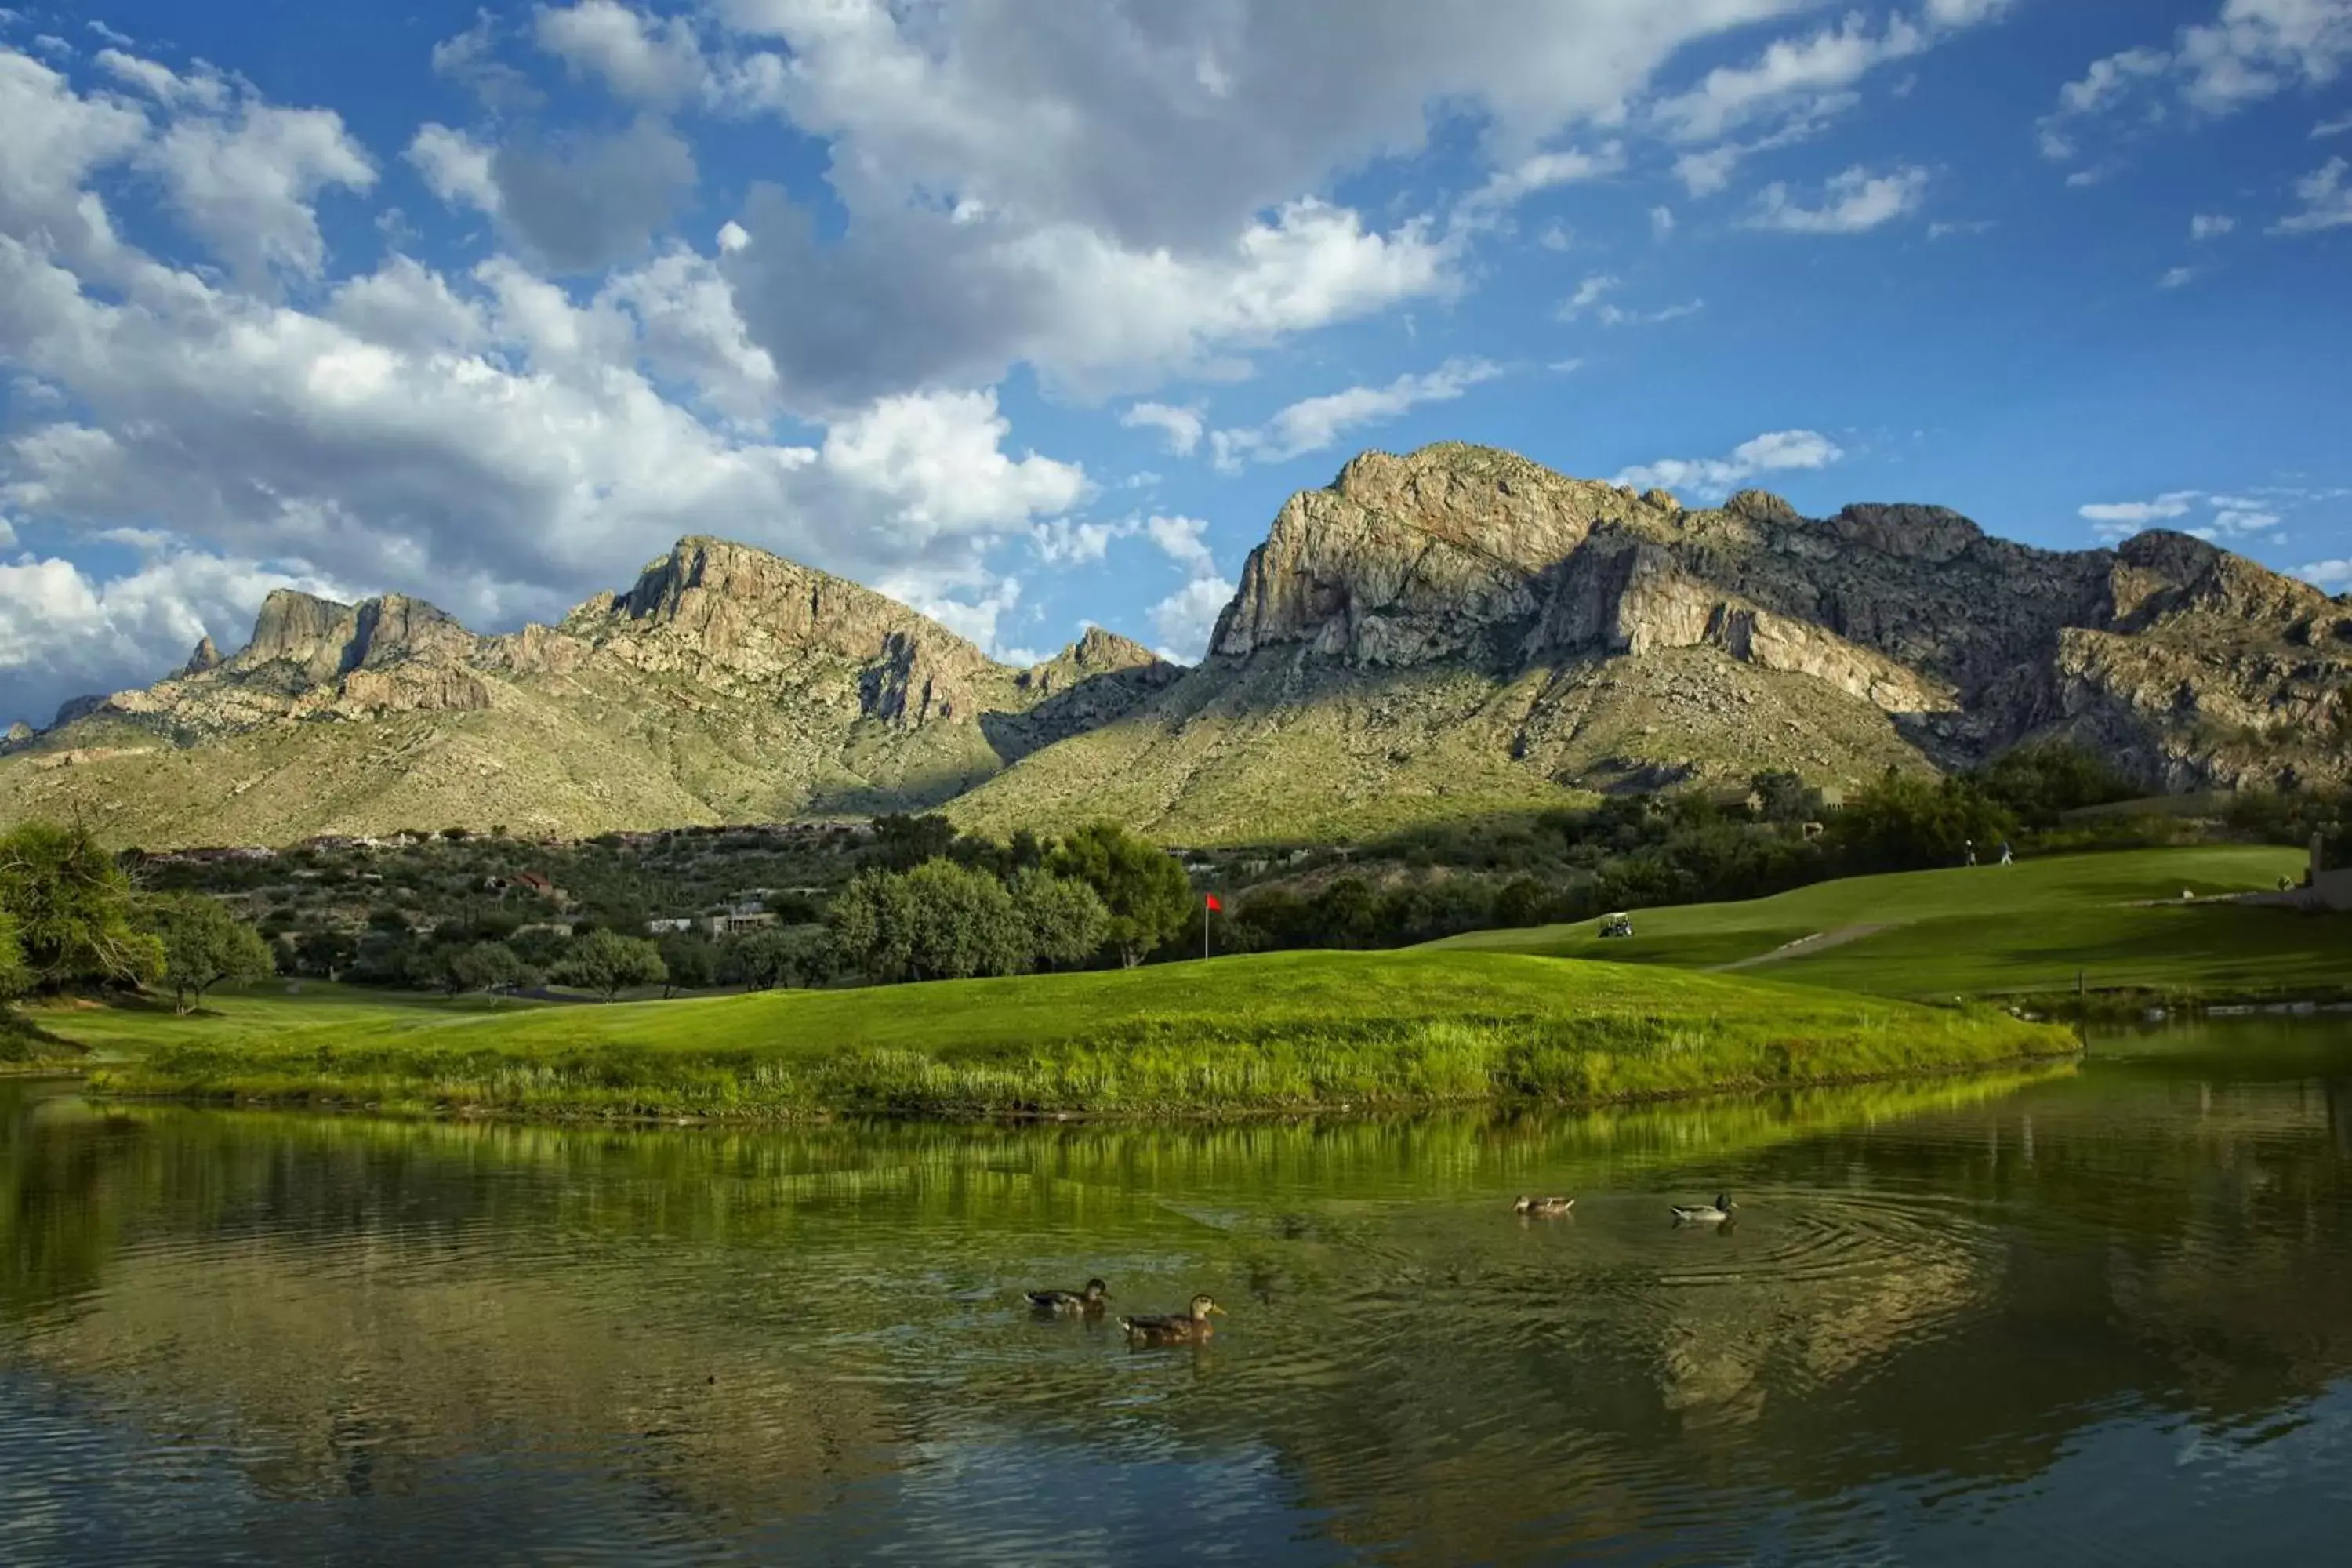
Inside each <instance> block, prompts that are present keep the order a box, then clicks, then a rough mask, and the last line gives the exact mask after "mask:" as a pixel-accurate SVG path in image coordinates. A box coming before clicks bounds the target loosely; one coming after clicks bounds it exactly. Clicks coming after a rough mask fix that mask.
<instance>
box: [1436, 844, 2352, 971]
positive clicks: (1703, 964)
mask: <svg viewBox="0 0 2352 1568" xmlns="http://www.w3.org/2000/svg"><path fill="white" fill-rule="evenodd" d="M2304 864H2305V857H2304V855H2303V853H2302V852H2301V851H2299V850H2293V849H2275V848H2267V847H2235V846H2231V847H2200V848H2189V849H2147V850H2132V851H2126V852H2120V853H2114V854H2098V855H2069V856H2058V857H2053V858H2050V859H2047V860H2027V861H2021V862H2019V863H2018V864H2016V865H2014V866H2006V867H2004V866H1979V867H1975V868H1968V869H1958V868H1956V869H1952V870H1946V871H1911V872H1904V873H1901V874H1898V875H1895V876H1886V877H1856V878H1850V879H1845V880H1842V881H1835V882H1822V883H1817V884H1815V885H1814V886H1812V887H1810V888H1801V889H1797V890H1796V891H1795V892H1791V893H1783V894H1781V895H1780V896H1779V897H1777V898H1770V899H1757V900H1750V901H1748V902H1745V903H1732V904H1691V905H1685V906H1683V907H1681V908H1677V909H1660V910H1642V911H1640V912H1638V913H1636V914H1635V915H1634V917H1633V927H1634V930H1635V931H1636V932H1637V933H1638V934H1636V935H1635V936H1633V937H1632V938H1617V939H1613V940H1608V941H1603V940H1602V939H1601V937H1600V935H1599V923H1598V922H1597V921H1587V922H1584V923H1582V924H1578V925H1568V926H1543V927H1538V928H1534V929H1531V930H1526V931H1478V932H1474V933H1472V934H1470V935H1467V936H1461V937H1453V938H1449V939H1447V940H1446V941H1444V942H1439V943H1436V944H1434V946H1435V947H1436V948H1437V949H1440V950H1449V951H1456V952H1463V951H1471V952H1528V953H1541V954H1547V955H1550V956H1555V957H1569V958H1580V957H1605V958H1610V959H1614V960H1618V961H1620V962H1624V963H1651V964H1664V965H1671V966H1674V967H1677V968H1688V969H1709V968H1714V967H1717V966H1718V965H1722V964H1726V963H1734V962H1737V961H1739V960H1744V959H1749V958H1754V957H1757V956H1759V955H1760V954H1766V953H1769V952H1772V951H1773V950H1774V949H1776V948H1778V947H1780V946H1781V945H1782V944H1784V943H1787V942H1795V941H1798V940H1801V939H1802V938H1805V937H1808V936H1812V935H1815V934H1824V933H1835V932H1839V931H1850V930H1852V929H1853V928H1855V927H1859V926H1875V927H1880V928H1883V929H1881V930H1879V931H1877V932H1875V933H1874V934H1873V935H1869V936H1864V937H1860V938H1858V939H1857V940H1854V941H1851V942H1844V943H1842V944H1840V945H1836V946H1825V947H1823V948H1822V950H1821V951H1819V952H1812V953H1810V954H1800V955H1798V956H1794V957H1791V958H1789V959H1787V960H1783V961H1780V962H1775V963H1769V964H1763V965H1759V966H1756V967H1753V968H1750V969H1748V970H1745V971H1742V972H1741V973H1742V974H1743V975H1744V976H1754V977H1757V978H1762V977H1765V976H1769V977H1771V978H1773V979H1776V980H1787V981H1795V982H1801V983H1802V984H1809V985H1822V986H1831V987H1835V988H1838V989H1841V990H1848V991H1862V992H1869V993H1873V994H1880V995H1888V996H1951V995H1954V994H1975V995H1991V994H2021V993H2032V992H2055V991H2071V990H2073V989H2074V977H2075V974H2076V972H2077V971H2080V972H2081V973H2083V975H2084V984H2086V985H2087V986H2089V987H2091V988H2093V989H2106V990H2114V989H2120V988H2132V989H2146V990H2151V991H2164V992H2170V993H2175V994H2179V993H2199V992H2201V993H2205V994H2231V995H2236V994H2248V995H2252V994H2273V995H2276V994H2313V993H2315V992H2320V991H2327V992H2333V991H2336V990H2338V989H2341V988H2342V987H2344V986H2345V985H2346V984H2347V983H2352V917H2348V916H2344V915H2308V914H2303V913H2299V912H2296V911H2294V910H2279V909H2267V908H2260V907H2249V906H2243V905H2237V904H2219V903H2216V904H2189V905H2183V904H2181V903H2180V902H2179V897H2180V894H2181V892H2182V890H2183V889H2188V890H2189V891H2192V892H2194V893H2196V894H2197V895H2198V896H2199V897H2200V898H2203V897H2207V896H2210V895H2212V894H2216V893H2235V892H2248V891H2255V890H2266V889H2271V888H2273V887H2275V886H2276V885H2277V882H2278V879H2279V878H2280V877H2281V876H2294V875H2296V874H2298V873H2300V872H2301V870H2302V869H2303V867H2304ZM2145 900H2173V901H2172V902H2171V904H2170V905H2169V907H2166V906H2164V905H2160V904H2159V905H2149V904H2147V902H2145Z"/></svg>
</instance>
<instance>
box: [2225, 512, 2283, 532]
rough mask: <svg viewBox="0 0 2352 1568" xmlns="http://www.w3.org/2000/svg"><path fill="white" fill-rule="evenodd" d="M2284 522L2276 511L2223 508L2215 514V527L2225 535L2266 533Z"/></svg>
mask: <svg viewBox="0 0 2352 1568" xmlns="http://www.w3.org/2000/svg"><path fill="white" fill-rule="evenodd" d="M2284 521H2286V520H2285V519H2284V518H2282V517H2281V516H2279V514H2278V513H2276V512H2274V511H2261V510H2243V509H2231V508H2223V509H2222V510H2219V511H2216V512H2215V513H2214V514H2213V526H2214V527H2216V528H2218V529H2220V530H2221V531H2222V532H2223V533H2265V532H2268V531H2270V530H2272V529H2273V528H2276V527H2277V526H2278V525H2279V524H2280V523H2282V522H2284Z"/></svg>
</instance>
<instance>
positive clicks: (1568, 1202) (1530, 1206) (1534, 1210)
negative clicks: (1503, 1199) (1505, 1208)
mask: <svg viewBox="0 0 2352 1568" xmlns="http://www.w3.org/2000/svg"><path fill="white" fill-rule="evenodd" d="M1575 1206H1576V1200H1575V1199H1574V1198H1526V1197H1523V1198H1521V1199H1520V1200H1519V1201H1518V1202H1517V1203H1515V1204H1513V1205H1511V1212H1512V1213H1513V1214H1531V1215H1537V1216H1538V1217H1539V1218H1543V1219H1551V1218H1554V1217H1556V1216H1558V1215H1564V1214H1566V1213H1567V1212H1568V1211H1569V1210H1570V1209H1572V1208H1574V1207H1575Z"/></svg>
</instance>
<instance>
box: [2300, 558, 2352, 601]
mask: <svg viewBox="0 0 2352 1568" xmlns="http://www.w3.org/2000/svg"><path fill="white" fill-rule="evenodd" d="M2294 574H2295V575H2296V576H2298V577H2300V578H2302V579H2303V580H2304V581H2305V582H2306V583H2309V584H2312V585H2313V586H2314V587H2318V588H2326V589H2327V590H2329V591H2330V592H2332V593H2342V592H2344V591H2345V590H2346V589H2352V561H2343V560H2337V561H2313V562H2309V563H2305V564H2304V565H2301V566H2298V567H2296V568H2295V569H2294Z"/></svg>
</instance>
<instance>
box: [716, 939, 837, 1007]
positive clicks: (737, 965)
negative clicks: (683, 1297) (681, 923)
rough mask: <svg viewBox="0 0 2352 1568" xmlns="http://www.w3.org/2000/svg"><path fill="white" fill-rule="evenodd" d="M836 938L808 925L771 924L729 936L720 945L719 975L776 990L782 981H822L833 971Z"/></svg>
mask: <svg viewBox="0 0 2352 1568" xmlns="http://www.w3.org/2000/svg"><path fill="white" fill-rule="evenodd" d="M833 959H834V950H833V942H832V941H831V939H830V938H829V937H828V936H827V935H826V933H825V932H824V931H816V930H812V929H809V928H806V927H799V928H788V927H778V926H771V927H769V928H768V929H767V930H765V931H745V932H744V933H743V934H742V935H740V936H733V937H730V938H728V939H727V940H726V941H725V942H722V943H720V944H719V977H720V978H721V979H723V980H725V981H726V982H727V983H728V984H731V985H744V986H749V987H750V988H751V989H752V990H754V991H772V990H774V989H775V988H776V987H777V986H780V985H820V984H824V982H825V981H826V980H827V979H829V978H830V977H831V976H832V973H833Z"/></svg>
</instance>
